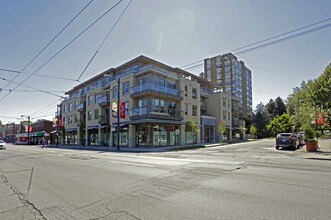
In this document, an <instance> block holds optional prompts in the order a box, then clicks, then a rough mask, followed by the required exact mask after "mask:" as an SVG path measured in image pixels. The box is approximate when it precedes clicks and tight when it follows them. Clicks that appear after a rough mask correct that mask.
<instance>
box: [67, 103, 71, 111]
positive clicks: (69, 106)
mask: <svg viewBox="0 0 331 220" xmlns="http://www.w3.org/2000/svg"><path fill="white" fill-rule="evenodd" d="M68 108H69V109H68V111H69V112H71V111H72V102H70V103H69V105H68Z"/></svg>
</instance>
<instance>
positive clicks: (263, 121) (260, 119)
mask: <svg viewBox="0 0 331 220" xmlns="http://www.w3.org/2000/svg"><path fill="white" fill-rule="evenodd" d="M269 118H270V117H269V114H268V113H267V111H266V108H265V105H264V104H263V103H262V102H260V103H259V104H258V105H257V106H256V109H255V113H254V115H253V123H254V124H255V125H256V128H257V135H258V137H259V138H264V137H268V136H269V131H268V130H267V129H266V125H267V124H268V122H269Z"/></svg>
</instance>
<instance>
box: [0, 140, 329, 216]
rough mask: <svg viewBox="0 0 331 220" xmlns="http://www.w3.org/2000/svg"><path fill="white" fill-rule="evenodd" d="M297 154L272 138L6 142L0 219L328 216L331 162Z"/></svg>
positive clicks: (0, 164) (0, 157)
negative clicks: (62, 144)
mask: <svg viewBox="0 0 331 220" xmlns="http://www.w3.org/2000/svg"><path fill="white" fill-rule="evenodd" d="M292 153H293V151H288V150H276V149H275V147H274V140H271V139H263V140H259V141H253V142H246V143H238V144H231V145H225V146H219V147H210V148H203V149H197V150H185V151H179V152H178V151H171V152H165V153H164V152H151V153H149V152H148V153H124V152H103V151H86V150H68V149H57V148H44V149H41V148H39V147H36V146H14V145H10V144H9V145H8V146H7V150H3V151H0V181H1V184H0V204H1V206H0V219H331V212H330V202H331V169H330V168H331V163H330V161H328V160H310V159H304V158H296V157H294V156H293V155H292ZM32 168H33V172H31V171H32ZM31 173H32V179H31V184H30V177H31Z"/></svg>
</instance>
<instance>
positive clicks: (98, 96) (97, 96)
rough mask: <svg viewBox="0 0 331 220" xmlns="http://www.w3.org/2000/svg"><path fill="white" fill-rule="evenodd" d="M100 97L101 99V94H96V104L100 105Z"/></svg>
mask: <svg viewBox="0 0 331 220" xmlns="http://www.w3.org/2000/svg"><path fill="white" fill-rule="evenodd" d="M100 97H101V95H100V94H95V96H94V103H98V101H99V98H100Z"/></svg>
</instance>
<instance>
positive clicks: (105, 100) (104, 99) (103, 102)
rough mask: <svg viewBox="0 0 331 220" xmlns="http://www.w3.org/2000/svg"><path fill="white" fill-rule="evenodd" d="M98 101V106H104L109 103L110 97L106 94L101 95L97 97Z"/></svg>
mask: <svg viewBox="0 0 331 220" xmlns="http://www.w3.org/2000/svg"><path fill="white" fill-rule="evenodd" d="M98 103H99V105H100V106H106V105H109V103H110V98H109V96H108V95H105V96H102V97H100V98H99V100H98Z"/></svg>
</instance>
